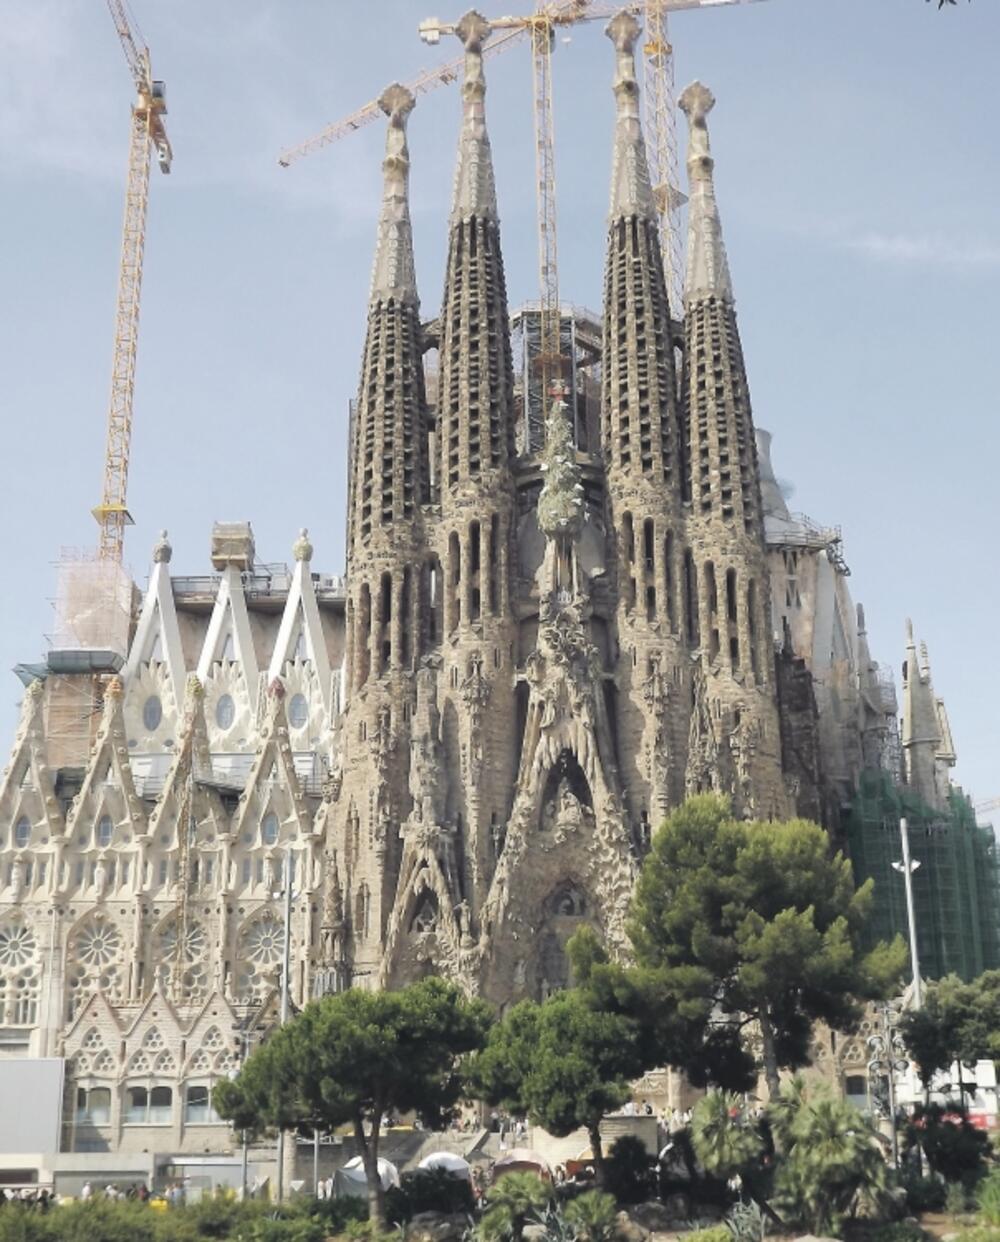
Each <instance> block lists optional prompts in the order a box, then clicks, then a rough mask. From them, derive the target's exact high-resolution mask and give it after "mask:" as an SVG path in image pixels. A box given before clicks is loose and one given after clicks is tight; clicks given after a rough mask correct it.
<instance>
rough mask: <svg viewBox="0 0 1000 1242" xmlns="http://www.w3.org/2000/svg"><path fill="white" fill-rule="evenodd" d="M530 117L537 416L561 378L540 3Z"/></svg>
mask: <svg viewBox="0 0 1000 1242" xmlns="http://www.w3.org/2000/svg"><path fill="white" fill-rule="evenodd" d="M529 22H530V30H531V61H532V71H533V84H534V105H535V106H534V116H535V198H536V204H537V210H538V291H539V297H540V309H541V315H540V329H541V330H540V332H539V354H538V369H539V373H540V379H541V386H540V387H541V398H542V400H541V406H542V417H543V419H544V417H545V414H546V406H547V401H548V397H549V393H550V389H551V387H552V384H553V382H555V381H558V380H560V379H561V378H562V358H561V351H560V314H559V260H558V245H557V234H556V159H555V153H556V143H555V124H554V119H553V116H552V43H553V23H552V18H551V17H550V16H549V15H548V14H547V13H546V12H545V8H544V5H542V4H539V8H538V12H537V13H536V15H535V16H534V17H533V18H530V19H529Z"/></svg>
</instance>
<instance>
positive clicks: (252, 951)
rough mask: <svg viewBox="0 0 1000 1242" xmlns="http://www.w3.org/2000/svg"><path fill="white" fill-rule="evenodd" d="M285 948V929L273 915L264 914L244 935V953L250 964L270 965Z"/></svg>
mask: <svg viewBox="0 0 1000 1242" xmlns="http://www.w3.org/2000/svg"><path fill="white" fill-rule="evenodd" d="M284 947H285V929H284V928H283V927H282V925H281V923H280V922H279V921H278V919H276V918H275V917H274V915H273V914H265V915H264V917H263V918H260V919H258V920H257V922H256V923H254V924H253V925H252V926H251V927H250V929H249V931H248V932H247V933H246V938H245V941H244V951H245V954H246V956H247V957H248V958H249V959H250V961H251V962H261V963H264V964H266V965H270V964H272V963H274V962H276V961H278V959H279V958H280V957H281V954H282V951H283V950H284Z"/></svg>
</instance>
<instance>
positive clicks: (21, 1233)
mask: <svg viewBox="0 0 1000 1242" xmlns="http://www.w3.org/2000/svg"><path fill="white" fill-rule="evenodd" d="M56 1211H57V1209H56V1208H53V1209H51V1210H50V1211H49V1212H47V1213H44V1214H43V1213H42V1212H37V1211H35V1210H34V1209H33V1208H29V1207H23V1206H22V1205H21V1204H20V1203H6V1204H4V1206H3V1207H2V1208H0V1242H56V1237H57V1235H56V1233H55V1232H54V1229H53V1226H52V1223H51V1220H50V1218H51V1217H52V1216H53V1214H54V1213H55V1212H56Z"/></svg>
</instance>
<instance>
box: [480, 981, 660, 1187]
mask: <svg viewBox="0 0 1000 1242" xmlns="http://www.w3.org/2000/svg"><path fill="white" fill-rule="evenodd" d="M641 1072H642V1063H641V1059H640V1056H639V1032H638V1026H637V1023H636V1021H635V1020H634V1019H632V1018H629V1017H626V1016H625V1015H623V1014H620V1013H611V1012H608V1011H607V1010H601V1009H597V1008H595V1007H594V1006H593V1005H592V1004H591V1003H590V1001H589V1000H588V998H587V996H586V995H585V994H584V993H583V992H581V991H580V990H579V989H575V988H574V989H570V990H569V991H566V992H557V993H556V994H555V995H553V996H550V997H549V998H548V1000H546V1001H544V1002H543V1003H542V1004H538V1003H536V1002H535V1001H521V1003H520V1004H518V1005H515V1006H514V1008H513V1009H511V1011H510V1012H509V1013H508V1014H507V1016H506V1017H505V1018H504V1020H503V1021H502V1022H499V1023H497V1025H496V1026H494V1027H493V1028H492V1030H491V1031H490V1034H489V1039H488V1041H487V1044H486V1047H485V1048H484V1049H483V1051H482V1052H481V1053H480V1054H479V1055H478V1056H477V1057H475V1058H474V1060H473V1062H472V1066H471V1069H470V1078H471V1080H472V1084H473V1088H474V1089H475V1090H476V1091H477V1092H478V1093H479V1094H481V1095H482V1097H483V1099H485V1100H488V1101H489V1102H490V1103H491V1104H503V1105H504V1106H505V1107H507V1108H510V1109H511V1110H512V1111H515V1112H524V1113H527V1115H528V1117H529V1119H530V1120H531V1121H532V1122H533V1123H534V1124H535V1125H540V1126H544V1127H545V1129H546V1130H548V1131H549V1132H550V1133H551V1134H555V1135H558V1136H560V1137H562V1136H564V1135H567V1134H569V1133H571V1132H572V1131H573V1130H576V1129H578V1128H579V1127H580V1126H583V1127H584V1128H585V1129H586V1131H587V1134H588V1136H589V1138H590V1146H591V1151H592V1152H593V1154H594V1169H595V1171H596V1173H597V1177H598V1180H599V1181H600V1182H601V1184H603V1181H604V1172H605V1169H604V1158H603V1155H602V1152H601V1136H600V1124H601V1118H602V1117H603V1116H604V1114H605V1113H609V1112H612V1111H613V1110H614V1109H616V1108H619V1107H620V1106H621V1105H622V1104H624V1103H625V1101H626V1100H627V1099H628V1097H629V1080H630V1079H631V1078H634V1077H637V1076H638V1075H639V1074H640V1073H641Z"/></svg>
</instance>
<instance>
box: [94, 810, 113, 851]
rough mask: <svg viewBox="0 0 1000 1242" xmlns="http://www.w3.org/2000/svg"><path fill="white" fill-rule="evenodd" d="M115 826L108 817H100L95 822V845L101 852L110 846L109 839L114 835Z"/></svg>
mask: <svg viewBox="0 0 1000 1242" xmlns="http://www.w3.org/2000/svg"><path fill="white" fill-rule="evenodd" d="M114 831H115V826H114V824H113V823H112V822H111V816H110V815H102V816H101V818H100V819H99V820H98V821H97V834H96V835H97V844H98V847H99V848H100V849H102V850H106V849H107V848H108V846H109V845H110V844H111V838H112V836H113V835H114Z"/></svg>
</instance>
